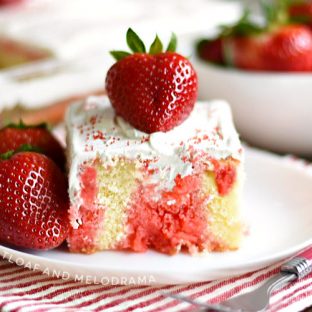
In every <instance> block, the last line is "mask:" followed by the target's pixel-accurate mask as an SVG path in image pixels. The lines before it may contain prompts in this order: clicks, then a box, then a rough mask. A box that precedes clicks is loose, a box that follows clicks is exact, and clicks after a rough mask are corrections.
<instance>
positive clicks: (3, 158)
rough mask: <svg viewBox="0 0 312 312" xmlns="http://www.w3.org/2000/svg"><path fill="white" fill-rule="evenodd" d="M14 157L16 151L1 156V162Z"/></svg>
mask: <svg viewBox="0 0 312 312" xmlns="http://www.w3.org/2000/svg"><path fill="white" fill-rule="evenodd" d="M13 155H14V151H8V152H6V153H3V154H0V159H1V160H8V159H10V158H11V157H12V156H13Z"/></svg>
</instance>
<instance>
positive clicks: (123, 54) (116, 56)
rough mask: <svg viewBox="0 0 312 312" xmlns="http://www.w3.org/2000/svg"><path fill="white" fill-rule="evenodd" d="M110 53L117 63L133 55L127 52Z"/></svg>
mask: <svg viewBox="0 0 312 312" xmlns="http://www.w3.org/2000/svg"><path fill="white" fill-rule="evenodd" d="M109 53H110V54H111V56H112V57H113V58H114V59H115V60H116V61H117V62H118V61H120V60H122V59H123V58H125V57H127V56H129V55H131V53H129V52H126V51H110V52H109Z"/></svg>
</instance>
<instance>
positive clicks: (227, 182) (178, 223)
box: [66, 97, 242, 254]
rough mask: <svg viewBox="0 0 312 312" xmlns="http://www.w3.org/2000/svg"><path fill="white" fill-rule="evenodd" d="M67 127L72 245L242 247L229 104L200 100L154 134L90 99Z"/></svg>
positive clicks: (237, 153) (236, 148) (73, 110)
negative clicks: (181, 119)
mask: <svg viewBox="0 0 312 312" xmlns="http://www.w3.org/2000/svg"><path fill="white" fill-rule="evenodd" d="M66 125H67V130H68V152H69V153H68V158H69V165H70V177H69V186H70V188H69V190H70V199H71V208H70V220H71V226H72V228H71V231H70V235H69V238H68V243H69V248H70V250H71V251H74V252H85V253H91V252H95V251H98V250H106V249H130V250H133V251H145V250H146V249H148V248H155V249H157V250H159V251H161V252H165V253H170V254H172V253H175V252H177V251H179V250H180V249H181V247H186V248H187V249H188V250H190V251H191V252H194V251H197V250H207V251H214V250H216V251H224V250H232V249H236V248H238V246H239V242H240V240H241V236H242V225H241V220H240V213H239V212H240V210H239V200H240V196H241V180H242V179H241V176H242V174H241V172H242V169H241V168H242V166H241V160H242V148H241V145H240V142H239V138H238V135H237V133H236V131H235V129H234V126H233V122H232V117H231V112H230V108H229V106H228V104H227V103H225V102H223V101H213V102H203V103H200V102H199V103H197V104H196V105H195V108H194V110H193V111H192V113H191V115H190V116H189V117H188V118H187V120H186V121H184V122H183V123H182V124H181V125H180V126H177V127H175V128H174V129H173V130H171V131H168V132H155V133H152V134H146V133H143V132H140V131H138V130H136V129H135V128H133V127H132V126H131V125H129V124H128V123H127V122H125V121H124V120H123V119H122V118H120V117H117V118H115V112H114V110H113V108H112V107H111V105H110V102H109V99H108V98H107V97H90V98H88V100H87V101H86V102H85V103H78V104H75V105H72V106H71V107H70V110H69V112H68V114H67V120H66Z"/></svg>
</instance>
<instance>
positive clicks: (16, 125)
mask: <svg viewBox="0 0 312 312" xmlns="http://www.w3.org/2000/svg"><path fill="white" fill-rule="evenodd" d="M5 128H15V129H29V128H42V129H48V128H49V127H48V125H47V123H45V122H42V123H40V124H37V125H26V124H25V123H24V122H23V120H22V119H21V120H20V122H19V123H9V124H7V125H6V126H5Z"/></svg>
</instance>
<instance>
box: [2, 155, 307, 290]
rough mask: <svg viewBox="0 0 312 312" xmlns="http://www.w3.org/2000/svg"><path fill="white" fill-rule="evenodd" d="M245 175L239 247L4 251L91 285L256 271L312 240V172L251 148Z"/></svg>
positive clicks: (182, 279) (190, 279)
mask: <svg viewBox="0 0 312 312" xmlns="http://www.w3.org/2000/svg"><path fill="white" fill-rule="evenodd" d="M246 173H247V179H246V187H245V193H244V203H243V204H244V209H245V211H246V221H247V222H248V224H249V226H250V233H249V235H248V236H247V237H246V239H245V241H244V244H243V246H242V248H241V249H240V250H239V251H235V252H226V253H211V254H202V255H198V256H190V255H187V254H179V255H176V256H166V255H163V254H160V253H157V252H152V251H149V252H147V253H144V254H135V253H126V252H100V253H96V254H93V255H80V254H71V253H69V252H68V251H67V250H66V248H63V249H56V250H52V251H46V252H38V251H36V252H35V251H25V250H15V249H10V248H7V247H4V246H0V254H2V255H5V256H6V257H10V259H11V261H15V262H17V263H18V264H19V265H23V266H28V267H29V266H30V265H31V266H32V268H35V269H37V270H41V271H45V273H47V274H50V275H52V274H54V275H58V276H61V275H62V274H63V277H64V278H68V277H69V276H70V277H73V278H75V279H76V280H83V281H85V282H87V283H92V282H95V283H102V284H107V283H108V282H111V283H130V284H135V283H144V282H146V283H148V282H151V283H157V284H174V283H188V282H195V281H196V282H197V281H205V280H213V279H219V278H225V277H228V276H232V275H237V274H241V273H245V272H248V271H252V270H256V269H259V268H261V267H264V266H267V265H269V264H272V263H274V262H277V261H279V260H281V259H283V258H285V257H287V256H290V255H292V254H294V253H295V252H297V251H299V250H301V249H303V248H305V247H306V246H308V245H309V244H312V226H311V224H312V175H309V174H308V173H307V172H306V170H304V169H302V168H299V167H297V166H294V165H293V164H290V162H289V161H286V160H285V159H283V158H281V157H279V156H275V155H272V154H268V153H264V152H260V151H257V150H252V149H247V150H246Z"/></svg>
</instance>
